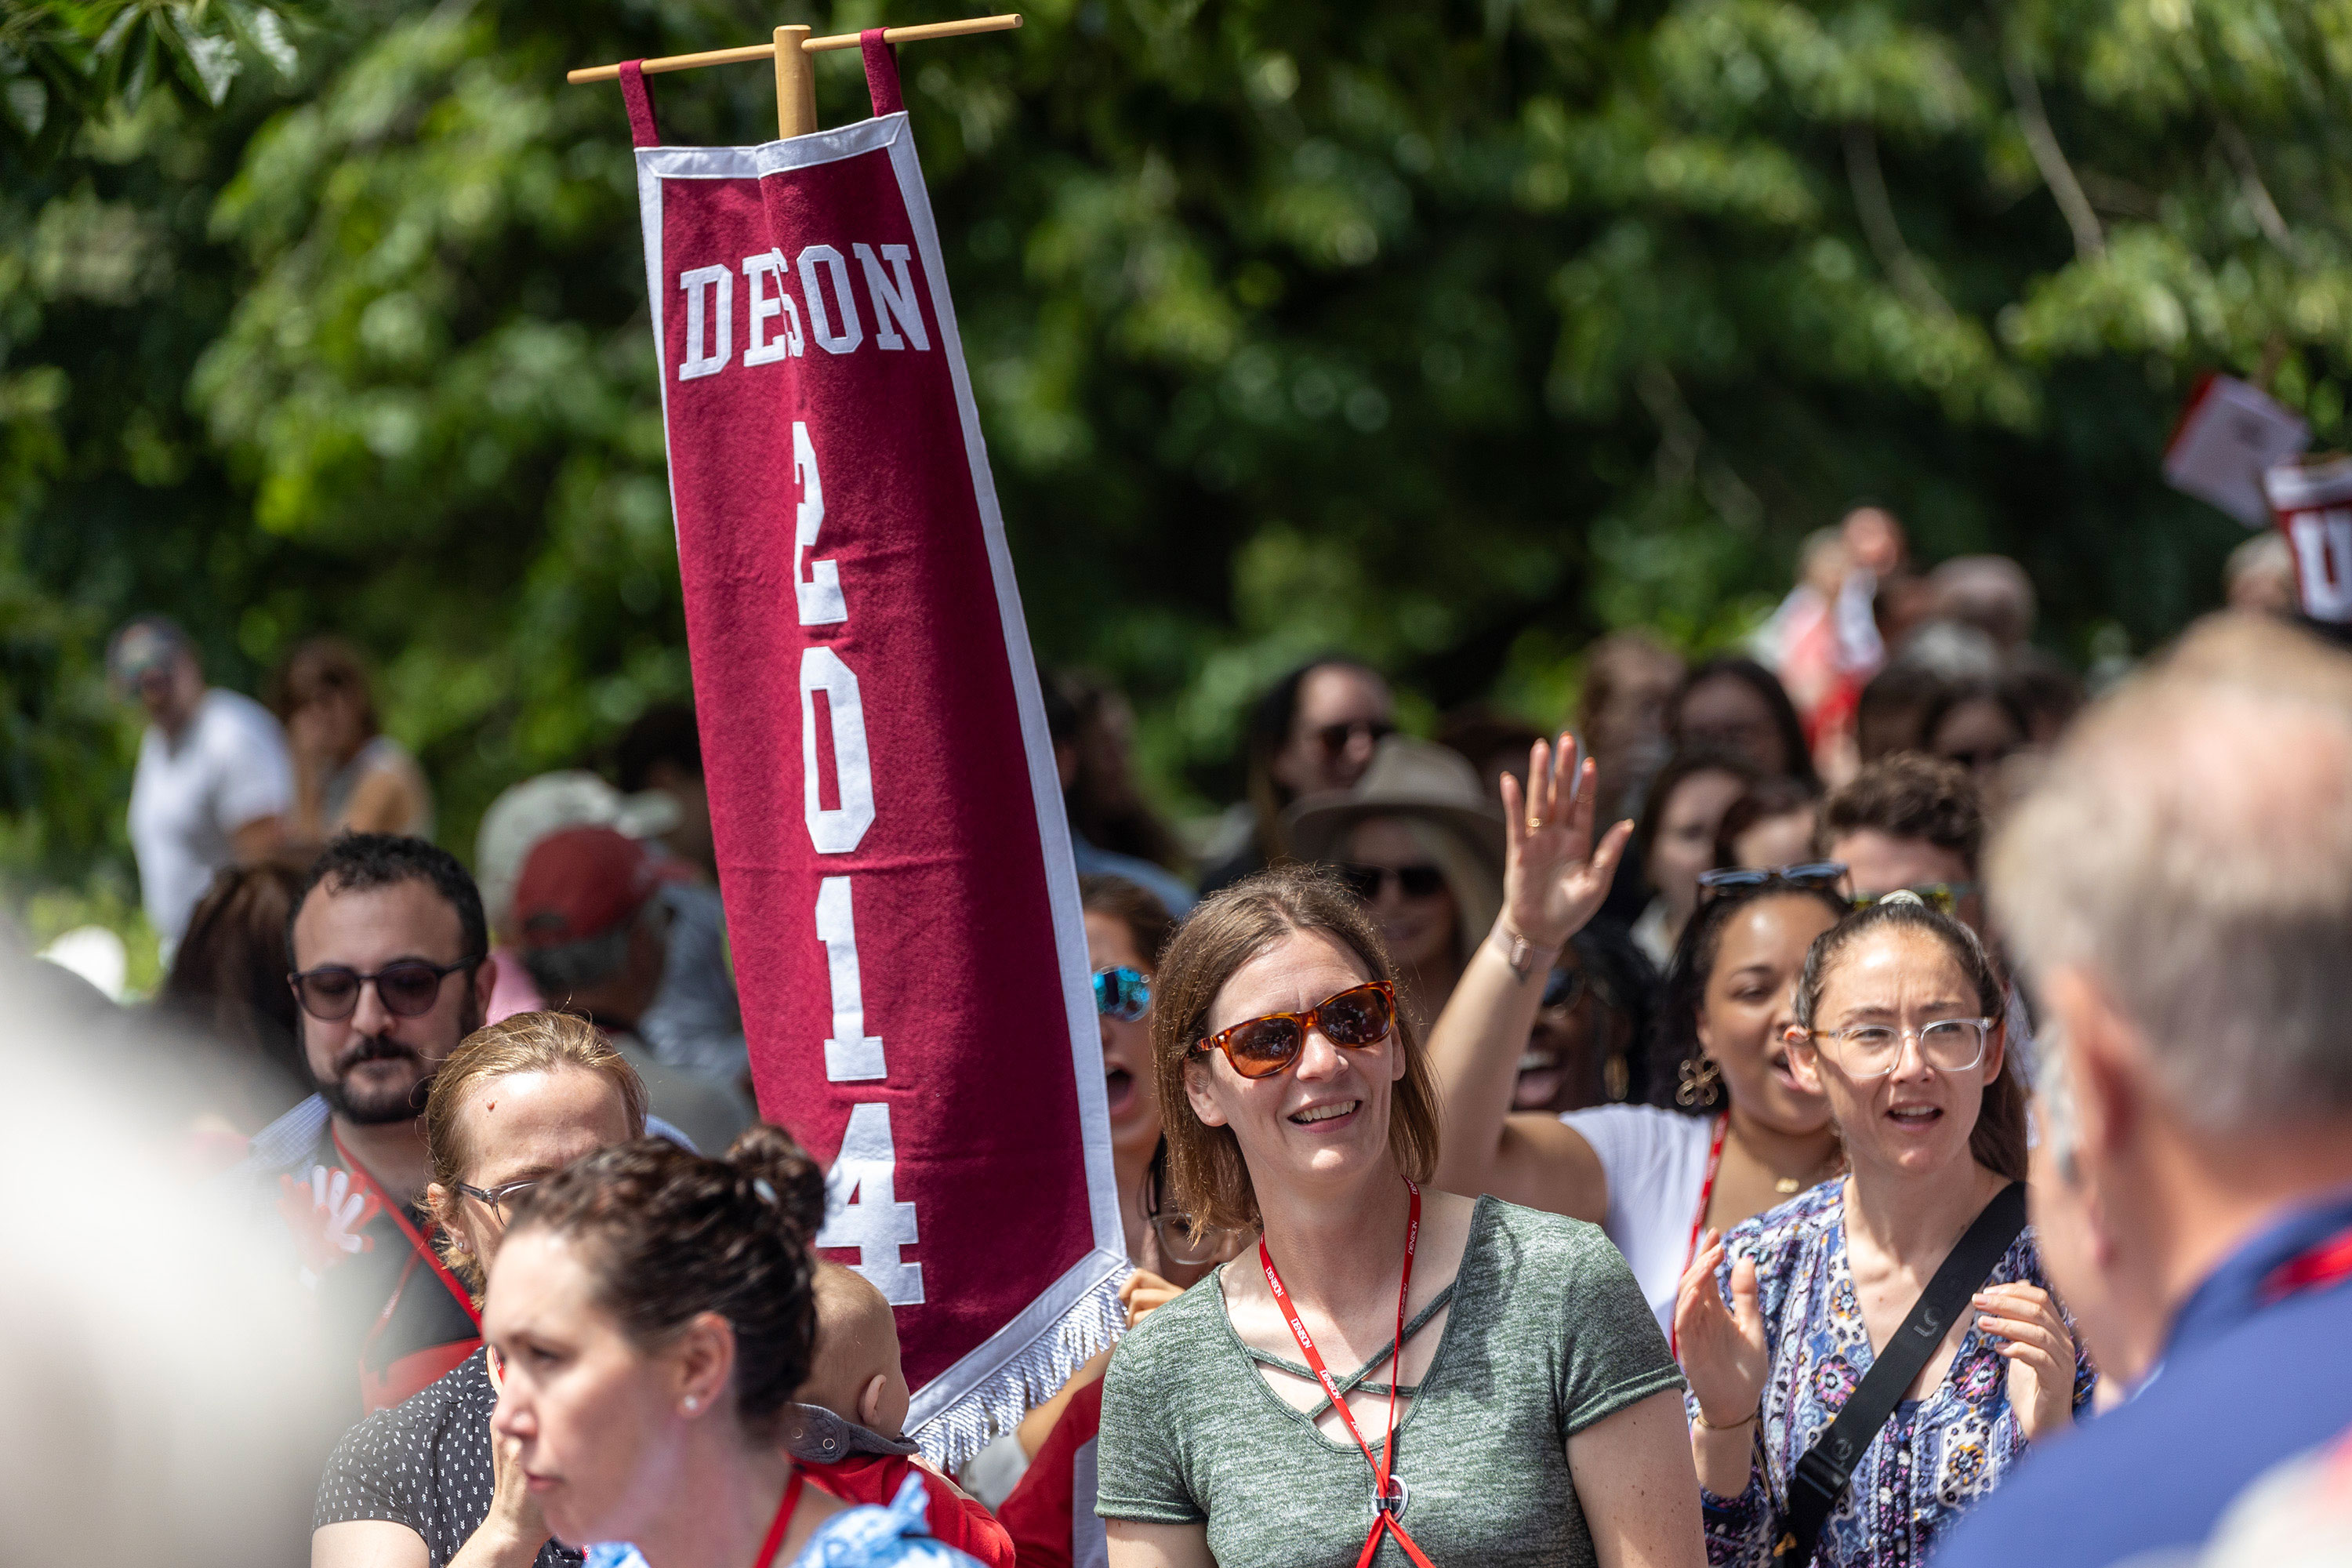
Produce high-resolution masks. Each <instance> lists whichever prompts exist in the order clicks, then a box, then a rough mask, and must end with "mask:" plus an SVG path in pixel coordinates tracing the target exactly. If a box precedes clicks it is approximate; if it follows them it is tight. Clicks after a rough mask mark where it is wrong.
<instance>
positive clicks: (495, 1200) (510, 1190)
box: [454, 1176, 547, 1225]
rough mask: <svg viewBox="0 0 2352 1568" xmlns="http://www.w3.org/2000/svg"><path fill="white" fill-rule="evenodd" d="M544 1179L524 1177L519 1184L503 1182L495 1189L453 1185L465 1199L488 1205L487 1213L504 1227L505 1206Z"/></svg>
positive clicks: (461, 1183)
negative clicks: (495, 1217)
mask: <svg viewBox="0 0 2352 1568" xmlns="http://www.w3.org/2000/svg"><path fill="white" fill-rule="evenodd" d="M546 1179H547V1178H546V1177H544V1176H525V1177H524V1178H523V1179H522V1180H521V1181H520V1182H503V1183H500V1184H499V1185H497V1186H495V1187H469V1186H467V1184H465V1183H463V1182H457V1183H455V1184H454V1185H455V1186H456V1187H457V1190H458V1191H459V1192H461V1193H463V1194H466V1195H467V1197H469V1198H472V1199H475V1200H476V1201H477V1202H479V1203H482V1204H485V1205H488V1207H489V1211H490V1212H491V1213H492V1214H494V1215H498V1216H499V1224H500V1225H504V1224H506V1222H507V1205H509V1204H510V1203H512V1202H514V1201H515V1200H516V1199H517V1198H520V1197H521V1196H522V1195H523V1194H525V1193H527V1192H529V1191H530V1190H531V1188H533V1187H535V1186H537V1185H539V1184H540V1183H541V1182H543V1181H545V1180H546Z"/></svg>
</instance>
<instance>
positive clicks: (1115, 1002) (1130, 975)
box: [1095, 963, 1151, 1024]
mask: <svg viewBox="0 0 2352 1568" xmlns="http://www.w3.org/2000/svg"><path fill="white" fill-rule="evenodd" d="M1150 1010H1151V977H1150V975H1148V974H1146V973H1143V972H1142V971H1141V970H1138V969H1129V967H1128V966H1127V965H1126V964H1124V963H1121V964H1115V965H1113V966H1112V967H1111V968H1108V969H1097V970H1096V971H1095V1011H1096V1012H1097V1013H1099V1014H1101V1015H1102V1016H1104V1017H1106V1018H1116V1019H1118V1021H1119V1022H1120V1023H1122V1024H1132V1023H1134V1022H1136V1021H1137V1020H1138V1019H1139V1018H1141V1017H1142V1016H1144V1015H1145V1014H1146V1013H1148V1012H1150Z"/></svg>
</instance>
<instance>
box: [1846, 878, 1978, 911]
mask: <svg viewBox="0 0 2352 1568" xmlns="http://www.w3.org/2000/svg"><path fill="white" fill-rule="evenodd" d="M1976 890H1977V885H1976V884H1975V883H1974V882H1920V883H1918V884H1916V885H1915V886H1913V887H1908V888H1889V889H1887V890H1886V891H1885V892H1883V893H1856V894H1855V895H1854V896H1853V907H1854V908H1855V909H1858V910H1866V909H1868V908H1870V906H1871V905H1873V904H1874V903H1877V902H1878V901H1879V900H1883V899H1891V898H1893V897H1894V896H1895V894H1897V893H1916V895H1918V899H1919V901H1920V902H1921V903H1923V904H1925V905H1927V907H1928V908H1929V909H1931V910H1935V911H1936V912H1937V914H1939V915H1948V914H1950V913H1951V912H1952V910H1953V909H1954V907H1955V906H1957V905H1958V903H1959V901H1960V900H1962V899H1965V898H1967V897H1968V896H1969V894H1970V893H1973V892H1975V891H1976Z"/></svg>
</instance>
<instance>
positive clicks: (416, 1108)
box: [286, 833, 496, 1125]
mask: <svg viewBox="0 0 2352 1568" xmlns="http://www.w3.org/2000/svg"><path fill="white" fill-rule="evenodd" d="M286 948H287V956H288V959H289V964H290V967H291V968H292V970H293V974H294V980H293V984H294V987H295V995H296V999H297V1000H298V1001H299V1003H300V1005H301V1014H300V1023H301V1028H302V1049H303V1055H304V1058H306V1060H307V1061H308V1063H309V1066H310V1076H311V1078H312V1079H314V1080H315V1081H316V1082H317V1084H318V1086H319V1092H320V1094H322V1095H324V1096H325V1097H326V1100H327V1103H328V1104H330V1105H331V1106H332V1107H333V1108H334V1109H335V1110H336V1111H337V1113H338V1114H340V1115H341V1116H342V1117H343V1118H344V1119H345V1120H346V1121H352V1122H357V1123H360V1124H362V1125H370V1124H376V1123H383V1122H392V1121H412V1120H414V1119H415V1117H417V1116H418V1115H420V1114H422V1113H423V1111H424V1109H425V1086H426V1085H427V1084H429V1083H430V1082H431V1081H432V1078H433V1075H434V1074H435V1073H436V1072H437V1071H439V1070H440V1067H441V1064H442V1062H443V1061H445V1060H446V1059H447V1058H448V1055H449V1053H450V1052H451V1051H453V1050H455V1049H457V1042H458V1041H460V1040H462V1039H464V1038H465V1037H467V1035H469V1034H471V1033H472V1032H473V1031H474V1030H476V1029H478V1028H479V1027H480V1026H481V1024H482V1016H483V1013H484V1010H485V1009H486V1008H488V1005H489V997H490V986H491V983H492V981H493V979H494V978H495V973H496V972H495V971H494V970H493V969H492V968H491V966H490V965H488V963H484V962H483V960H484V958H485V956H486V955H487V954H488V950H489V937H488V931H487V930H486V929H485V925H484V921H483V919H482V900H481V896H480V894H478V892H476V891H475V889H474V879H472V878H471V877H468V876H467V874H466V868H464V867H462V866H460V865H458V864H457V858H456V857H455V856H453V855H451V854H450V853H449V852H448V851H447V850H446V849H442V848H439V847H436V846H435V845H432V844H428V843H426V842H425V840H423V839H421V838H404V837H394V836H393V835H390V834H383V833H349V834H345V835H343V836H342V837H340V838H337V839H335V840H334V841H333V842H331V843H330V844H329V845H328V846H327V847H326V849H325V850H324V851H322V852H321V853H320V856H319V858H318V860H317V862H316V863H315V864H313V865H312V867H311V868H310V876H309V878H308V879H306V880H305V881H304V883H303V887H302V890H301V892H300V894H299V896H298V897H297V898H296V899H295V901H294V912H293V916H292V918H291V919H290V920H289V921H288V922H287V928H286Z"/></svg>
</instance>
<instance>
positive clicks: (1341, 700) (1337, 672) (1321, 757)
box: [1201, 654, 1396, 896]
mask: <svg viewBox="0 0 2352 1568" xmlns="http://www.w3.org/2000/svg"><path fill="white" fill-rule="evenodd" d="M1394 733H1396V699H1395V698H1394V697H1393V696H1391V694H1390V692H1389V684H1388V682H1387V681H1386V680H1385V679H1382V678H1381V674H1380V672H1379V671H1378V670H1375V669H1373V668H1371V667H1370V665H1368V664H1365V663H1363V662H1362V661H1361V660H1360V659H1354V658H1349V657H1347V656H1346V655H1344V654H1327V655H1325V656H1323V657H1322V658H1315V659H1311V660H1309V661H1308V662H1307V663H1305V664H1302V665H1300V666H1299V667H1298V668H1296V669H1293V670H1292V671H1290V672H1289V673H1288V674H1287V675H1285V676H1284V677H1283V678H1282V679H1279V680H1277V681H1276V682H1275V683H1274V685H1273V687H1272V688H1271V689H1268V690H1267V692H1266V694H1265V696H1264V697H1262V698H1260V699H1258V702H1257V706H1256V707H1255V708H1254V709H1252V710H1250V721H1249V735H1248V739H1247V744H1248V750H1249V797H1248V798H1247V799H1246V800H1244V801H1242V802H1240V803H1238V804H1237V805H1234V807H1233V809H1231V810H1230V811H1228V812H1227V813H1226V814H1225V816H1224V817H1223V819H1222V820H1221V821H1220V823H1219V826H1218V833H1217V837H1218V839H1219V841H1220V842H1219V845H1218V847H1215V848H1213V849H1212V850H1211V851H1210V863H1209V864H1208V865H1207V866H1205V867H1203V868H1202V872H1201V891H1202V894H1203V895H1204V896H1205V895H1207V894H1209V893H1213V892H1215V891H1216V890H1217V889H1219V888H1223V887H1226V886H1228V885H1230V884H1232V883H1234V882H1238V881H1240V880H1241V879H1243V878H1244V877H1246V876H1249V875H1251V874H1252V873H1254V872H1256V871H1260V870H1263V869H1264V868H1266V867H1267V866H1270V865H1274V864H1276V862H1278V861H1281V860H1283V859H1286V858H1288V857H1289V856H1290V855H1291V853H1292V850H1291V845H1290V840H1289V837H1288V836H1287V834H1286V832H1285V830H1284V827H1283V824H1282V814H1283V812H1284V811H1285V810H1286V809H1287V808H1288V807H1289V805H1290V804H1291V803H1292V802H1293V801H1296V800H1297V799H1299V798H1300V797H1301V796H1303V795H1324V794H1328V793H1330V792H1332V791H1335V790H1344V789H1349V788H1351V787H1353V785H1354V784H1355V783H1356V781H1357V780H1358V779H1360V778H1362V777H1363V776H1364V770H1365V769H1366V768H1368V767H1370V766H1371V763H1372V751H1373V748H1375V747H1376V746H1378V745H1379V744H1380V743H1381V741H1382V740H1383V739H1384V738H1386V737H1387V736H1390V735H1392V734H1394Z"/></svg>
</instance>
